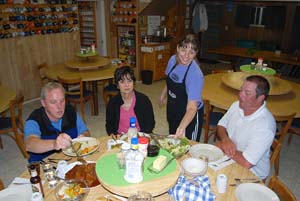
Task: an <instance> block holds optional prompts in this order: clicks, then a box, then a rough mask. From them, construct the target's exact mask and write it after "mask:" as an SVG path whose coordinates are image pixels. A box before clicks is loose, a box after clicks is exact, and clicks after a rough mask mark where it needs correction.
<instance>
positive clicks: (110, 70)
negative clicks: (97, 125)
mask: <svg viewBox="0 0 300 201" xmlns="http://www.w3.org/2000/svg"><path fill="white" fill-rule="evenodd" d="M86 66H87V67H88V63H86ZM116 68H117V66H115V65H112V64H108V65H106V66H102V67H101V68H94V69H89V70H78V69H74V68H70V67H68V66H67V65H66V64H57V65H55V66H50V67H49V68H47V70H46V71H45V73H46V76H47V77H48V78H50V79H52V80H57V77H58V76H59V77H63V78H65V79H73V78H79V77H80V78H81V79H82V80H83V81H85V82H91V83H92V91H93V99H94V115H98V114H99V108H98V84H97V82H98V81H105V80H109V81H111V80H112V79H113V78H114V72H115V70H116Z"/></svg>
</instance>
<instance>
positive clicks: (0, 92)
mask: <svg viewBox="0 0 300 201" xmlns="http://www.w3.org/2000/svg"><path fill="white" fill-rule="evenodd" d="M0 97H1V98H0V113H2V112H4V111H6V110H7V109H8V108H9V102H10V101H11V100H13V99H15V98H16V92H15V91H14V90H13V89H11V88H9V87H7V86H4V85H1V84H0Z"/></svg>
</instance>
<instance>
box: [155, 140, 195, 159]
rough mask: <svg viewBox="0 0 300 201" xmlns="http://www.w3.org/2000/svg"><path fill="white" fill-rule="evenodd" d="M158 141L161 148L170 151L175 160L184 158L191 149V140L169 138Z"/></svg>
mask: <svg viewBox="0 0 300 201" xmlns="http://www.w3.org/2000/svg"><path fill="white" fill-rule="evenodd" d="M158 141H159V144H160V146H161V148H163V149H165V150H166V151H168V152H169V153H170V154H172V155H173V156H174V157H175V158H178V157H180V156H182V155H183V154H185V153H186V152H187V151H188V150H189V148H190V145H189V140H188V139H187V138H173V137H167V138H164V139H159V140H158Z"/></svg>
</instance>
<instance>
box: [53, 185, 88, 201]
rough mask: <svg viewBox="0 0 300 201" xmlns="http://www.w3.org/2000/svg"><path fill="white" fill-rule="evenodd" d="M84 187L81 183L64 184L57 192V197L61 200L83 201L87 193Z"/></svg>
mask: <svg viewBox="0 0 300 201" xmlns="http://www.w3.org/2000/svg"><path fill="white" fill-rule="evenodd" d="M84 187H85V186H84V185H83V183H81V182H71V183H63V184H62V186H61V187H60V188H59V190H58V191H57V197H58V198H60V199H61V200H82V199H83V197H84V196H85V193H86V192H85V191H84V189H83V188H84Z"/></svg>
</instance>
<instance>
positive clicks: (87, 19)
mask: <svg viewBox="0 0 300 201" xmlns="http://www.w3.org/2000/svg"><path fill="white" fill-rule="evenodd" d="M78 11H79V21H80V41H81V42H80V43H81V47H90V46H91V44H93V43H94V44H95V45H96V46H97V29H96V1H79V2H78Z"/></svg>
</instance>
